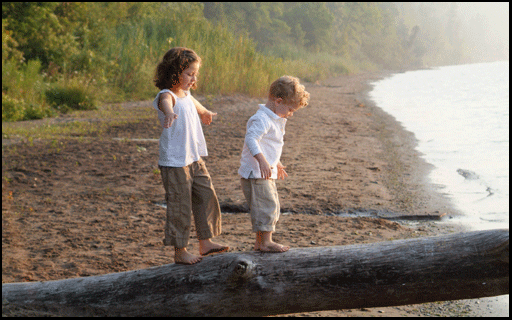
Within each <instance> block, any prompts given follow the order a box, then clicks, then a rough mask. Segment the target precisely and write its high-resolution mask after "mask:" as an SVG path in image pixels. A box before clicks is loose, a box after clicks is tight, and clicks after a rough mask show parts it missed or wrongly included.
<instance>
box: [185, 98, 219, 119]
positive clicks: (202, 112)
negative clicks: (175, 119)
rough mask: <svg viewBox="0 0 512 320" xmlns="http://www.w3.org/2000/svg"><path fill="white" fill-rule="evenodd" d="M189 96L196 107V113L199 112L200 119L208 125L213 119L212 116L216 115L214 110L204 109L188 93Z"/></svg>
mask: <svg viewBox="0 0 512 320" xmlns="http://www.w3.org/2000/svg"><path fill="white" fill-rule="evenodd" d="M190 98H191V99H192V102H194V106H195V107H196V110H197V113H198V114H199V117H200V118H201V121H202V122H203V123H204V124H206V125H209V124H210V123H212V121H213V116H216V115H217V113H216V112H211V111H209V110H208V109H206V108H205V107H204V106H203V105H202V104H201V103H200V102H199V101H197V100H196V98H194V97H193V96H192V95H190Z"/></svg>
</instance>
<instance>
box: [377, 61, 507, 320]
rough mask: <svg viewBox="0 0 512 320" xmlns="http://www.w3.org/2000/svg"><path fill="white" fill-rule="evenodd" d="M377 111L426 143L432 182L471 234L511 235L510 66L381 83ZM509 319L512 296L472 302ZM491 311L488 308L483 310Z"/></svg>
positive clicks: (422, 147)
mask: <svg viewBox="0 0 512 320" xmlns="http://www.w3.org/2000/svg"><path fill="white" fill-rule="evenodd" d="M373 86H374V87H373V90H372V91H371V92H370V94H369V96H370V99H372V100H373V101H374V102H375V103H376V104H377V106H379V107H380V108H381V109H383V110H384V111H385V112H387V113H388V114H390V115H392V116H394V117H395V118H396V120H398V121H399V122H401V123H402V125H403V126H404V127H405V129H407V130H408V131H411V132H413V133H414V135H415V136H416V138H417V139H418V147H417V149H418V151H420V152H421V153H423V157H424V159H425V160H426V161H427V162H429V163H430V164H432V165H434V166H435V169H434V170H432V172H431V173H430V175H429V178H430V180H431V182H432V183H433V184H436V185H438V186H440V190H441V192H443V193H444V194H445V195H446V196H447V197H448V198H450V199H451V202H452V203H453V205H454V207H455V208H457V209H459V210H460V211H461V212H462V213H463V216H461V217H460V218H457V219H456V220H459V221H460V223H462V224H463V225H464V226H465V227H467V228H468V229H470V230H485V229H497V228H507V229H508V228H509V159H510V158H509V62H508V61H500V62H492V63H478V64H470V65H457V66H446V67H439V68H435V69H431V70H418V71H409V72H405V73H400V74H395V75H393V76H391V77H389V78H386V79H383V80H380V81H377V82H374V83H373ZM464 301H465V303H467V304H469V305H471V306H473V307H472V308H474V306H476V305H479V306H481V307H480V308H476V310H475V309H473V313H472V316H499V317H501V316H504V317H508V316H509V305H510V297H509V295H502V296H498V297H489V298H483V299H474V300H464ZM482 306H485V307H482Z"/></svg>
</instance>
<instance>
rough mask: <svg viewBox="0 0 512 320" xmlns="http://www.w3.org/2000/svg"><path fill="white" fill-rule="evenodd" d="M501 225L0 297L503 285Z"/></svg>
mask: <svg viewBox="0 0 512 320" xmlns="http://www.w3.org/2000/svg"><path fill="white" fill-rule="evenodd" d="M508 240H509V231H508V229H500V230H489V231H473V232H464V233H458V234H451V235H442V236H437V237H426V238H416V239H407V240H395V241H388V242H380V243H373V244H362V245H347V246H335V247H318V248H292V249H290V250H289V251H288V252H286V253H282V254H264V253H257V252H232V253H225V254H219V255H216V256H210V257H205V258H203V260H202V261H201V262H200V263H198V264H195V265H192V266H185V265H176V264H168V265H163V266H159V267H152V268H148V269H142V270H136V271H127V272H120V273H113V274H106V275H100V276H92V277H83V278H74V279H66V280H58V281H46V282H35V283H30V282H25V283H7V284H2V301H3V305H4V304H8V305H12V304H14V305H22V306H25V307H31V308H39V309H38V310H44V311H47V312H52V313H54V314H61V315H75V316H77V315H84V316H87V315H124V316H265V315H274V314H287V313H295V312H308V311H318V310H335V309H353V308H362V307H383V306H396V305H405V304H416V303H424V302H432V301H443V300H456V299H470V298H478V297H487V296H496V295H503V294H508V293H509V245H508Z"/></svg>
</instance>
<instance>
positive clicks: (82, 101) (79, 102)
mask: <svg viewBox="0 0 512 320" xmlns="http://www.w3.org/2000/svg"><path fill="white" fill-rule="evenodd" d="M45 95H46V100H47V101H48V103H49V104H50V105H51V106H52V107H54V108H55V109H57V110H58V111H61V112H64V113H66V112H69V111H71V110H95V109H96V103H95V101H94V99H93V98H92V96H91V95H89V94H87V92H86V91H85V90H84V89H82V88H80V87H77V86H71V87H54V88H51V89H49V90H47V91H46V92H45Z"/></svg>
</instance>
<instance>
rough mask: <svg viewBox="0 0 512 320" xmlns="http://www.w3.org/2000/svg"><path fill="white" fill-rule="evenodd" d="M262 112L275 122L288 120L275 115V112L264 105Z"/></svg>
mask: <svg viewBox="0 0 512 320" xmlns="http://www.w3.org/2000/svg"><path fill="white" fill-rule="evenodd" d="M259 106H260V110H262V111H263V112H265V113H266V114H267V115H268V116H269V117H270V118H271V119H273V120H286V119H284V118H281V117H280V116H278V115H277V114H275V113H274V111H272V110H270V109H269V108H267V106H266V105H264V104H260V105H259Z"/></svg>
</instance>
